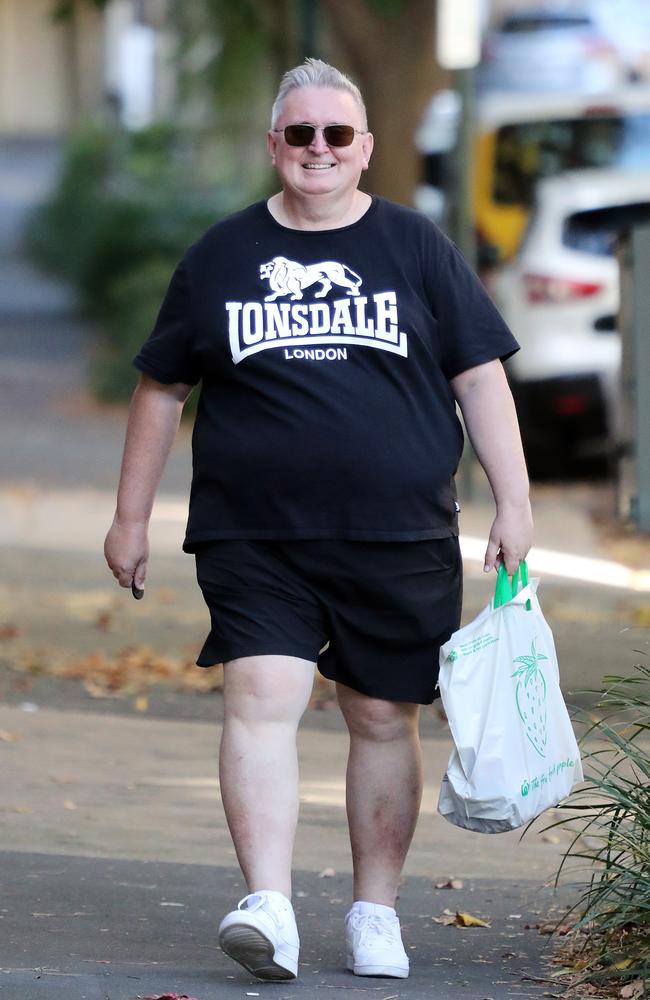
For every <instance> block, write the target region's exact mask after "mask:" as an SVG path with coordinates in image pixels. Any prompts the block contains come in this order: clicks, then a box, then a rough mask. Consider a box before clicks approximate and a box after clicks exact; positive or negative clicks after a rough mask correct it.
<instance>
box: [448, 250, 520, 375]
mask: <svg viewBox="0 0 650 1000" xmlns="http://www.w3.org/2000/svg"><path fill="white" fill-rule="evenodd" d="M432 283H433V303H432V304H433V309H434V314H435V316H436V319H437V320H438V328H439V329H438V333H439V337H440V349H441V365H442V369H443V371H444V373H445V375H446V377H447V378H448V379H452V378H454V377H455V376H456V375H460V373H461V372H464V371H467V369H468V368H474V367H475V366H476V365H482V364H485V363H486V362H488V361H494V360H495V359H496V358H500V359H501V360H502V361H505V360H506V358H509V357H510V356H511V355H512V354H514V353H515V352H516V351H518V350H519V344H518V343H517V341H516V340H515V338H514V337H513V335H512V333H511V332H510V330H509V328H508V326H507V325H506V323H505V321H504V320H503V318H502V316H501V315H500V313H499V311H498V310H497V308H496V306H495V305H494V303H493V302H492V300H491V299H490V296H489V295H488V293H487V291H486V290H485V288H484V286H483V285H482V283H481V281H480V280H479V278H478V277H477V275H476V274H475V273H474V272H473V271H472V269H471V268H470V266H469V265H468V263H467V262H466V260H465V258H464V257H463V255H462V254H461V253H460V251H459V250H458V248H457V247H456V246H455V245H454V244H453V243H452V242H451V241H450V240H448V239H447V238H446V237H442V236H441V245H440V248H439V253H438V256H437V262H436V266H435V275H433V276H432Z"/></svg>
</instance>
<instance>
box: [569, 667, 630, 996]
mask: <svg viewBox="0 0 650 1000" xmlns="http://www.w3.org/2000/svg"><path fill="white" fill-rule="evenodd" d="M635 671H636V674H635V675H632V676H630V677H618V676H611V677H605V678H604V681H603V690H602V691H601V692H600V696H599V699H598V702H597V704H596V706H595V710H594V712H595V713H596V715H595V721H594V714H592V716H591V721H590V722H589V724H588V727H587V730H586V732H585V734H584V736H583V737H582V739H581V744H582V747H583V765H584V771H585V784H584V785H583V786H581V787H580V788H579V789H578V790H577V791H575V792H574V793H573V794H572V795H571V796H570V797H569V798H568V799H567V800H566V802H565V803H564V804H563V809H566V810H569V811H570V814H571V815H570V816H569V817H568V818H566V819H562V820H560V822H559V824H554V825H566V824H568V825H569V827H570V828H571V830H572V832H573V833H574V839H573V841H572V843H571V846H570V847H569V849H568V850H567V852H566V853H565V856H564V858H563V860H562V864H561V866H560V870H559V872H558V876H557V880H556V882H557V881H558V880H559V879H560V877H561V875H562V873H563V872H564V871H569V870H570V873H571V877H572V879H573V878H579V886H580V887H581V894H580V898H579V901H578V903H577V904H576V905H575V907H573V909H572V911H571V913H572V914H577V915H578V916H579V921H578V923H577V924H576V927H575V931H576V932H577V934H578V936H579V937H580V932H582V934H583V935H584V937H583V940H582V943H581V946H580V948H579V949H577V951H579V957H578V962H577V963H576V964H575V965H574V969H575V968H577V969H581V970H585V971H582V972H580V973H579V975H578V978H577V979H575V978H574V981H573V982H574V983H576V982H582V981H592V982H596V981H599V980H601V981H602V980H606V979H609V978H611V977H613V976H615V977H623V978H625V979H637V978H641V979H643V978H645V977H646V976H648V975H650V669H649V668H648V667H646V666H644V665H637V666H636V667H635ZM580 956H581V957H580Z"/></svg>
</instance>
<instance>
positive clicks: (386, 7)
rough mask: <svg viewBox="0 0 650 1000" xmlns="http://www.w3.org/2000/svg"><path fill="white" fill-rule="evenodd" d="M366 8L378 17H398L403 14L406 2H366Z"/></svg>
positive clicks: (401, 0)
mask: <svg viewBox="0 0 650 1000" xmlns="http://www.w3.org/2000/svg"><path fill="white" fill-rule="evenodd" d="M368 6H369V7H371V8H372V9H373V10H374V11H375V12H376V13H377V14H379V15H380V17H400V16H401V15H402V14H403V13H404V8H405V6H406V0H368Z"/></svg>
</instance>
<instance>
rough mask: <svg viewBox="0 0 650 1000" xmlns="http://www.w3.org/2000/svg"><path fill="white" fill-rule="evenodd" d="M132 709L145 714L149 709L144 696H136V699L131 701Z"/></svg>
mask: <svg viewBox="0 0 650 1000" xmlns="http://www.w3.org/2000/svg"><path fill="white" fill-rule="evenodd" d="M133 707H134V709H135V710H136V712H146V711H147V709H148V708H149V699H148V698H147V696H146V694H141V695H138V697H137V698H134V699H133Z"/></svg>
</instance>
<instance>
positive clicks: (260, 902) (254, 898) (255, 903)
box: [237, 892, 281, 927]
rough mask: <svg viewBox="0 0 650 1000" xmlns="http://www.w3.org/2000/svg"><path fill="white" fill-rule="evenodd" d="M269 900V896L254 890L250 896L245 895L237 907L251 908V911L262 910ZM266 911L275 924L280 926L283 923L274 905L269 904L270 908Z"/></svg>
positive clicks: (241, 908) (240, 908)
mask: <svg viewBox="0 0 650 1000" xmlns="http://www.w3.org/2000/svg"><path fill="white" fill-rule="evenodd" d="M267 902H268V897H267V896H265V895H263V894H260V893H258V892H252V893H251V894H250V895H249V896H244V898H243V899H242V900H240V902H239V903H238V904H237V909H238V910H250V911H251V912H253V913H254V912H255V910H260V909H261V908H262V907H263V906H264V904H265V903H267ZM266 913H267V914H268V916H270V917H271V919H272V920H273V922H274V924H276V926H277V927H279V926H280V924H281V920H280V917H279V916H278V914H277V913H276V912H275V910H274V908H273V907H272V906H269V908H268V909H267V910H266Z"/></svg>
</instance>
